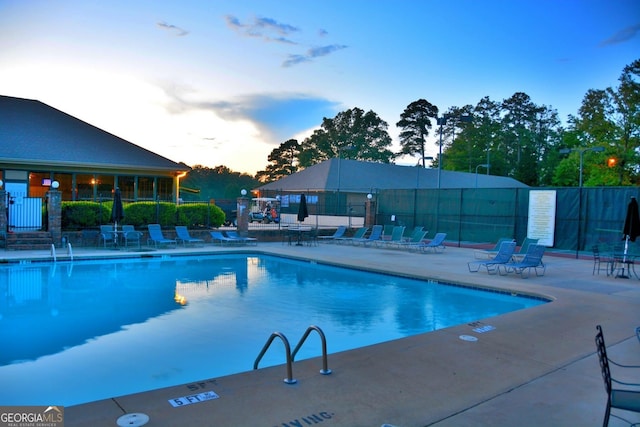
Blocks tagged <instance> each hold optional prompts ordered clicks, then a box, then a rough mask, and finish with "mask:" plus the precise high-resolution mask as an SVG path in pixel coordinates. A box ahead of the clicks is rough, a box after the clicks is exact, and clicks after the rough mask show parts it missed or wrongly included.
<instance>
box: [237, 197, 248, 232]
mask: <svg viewBox="0 0 640 427" xmlns="http://www.w3.org/2000/svg"><path fill="white" fill-rule="evenodd" d="M237 209H238V210H237V213H236V215H237V220H238V234H239V235H240V236H247V235H248V234H249V198H248V197H246V196H242V197H238V199H237Z"/></svg>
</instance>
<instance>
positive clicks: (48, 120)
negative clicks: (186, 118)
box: [0, 96, 191, 200]
mask: <svg viewBox="0 0 640 427" xmlns="http://www.w3.org/2000/svg"><path fill="white" fill-rule="evenodd" d="M0 117H1V119H0V172H1V173H2V177H1V178H2V180H3V181H4V185H5V188H6V190H7V191H8V192H13V193H14V194H17V193H25V195H28V196H30V197H41V196H44V194H45V193H46V192H47V191H48V188H49V186H50V185H51V183H52V182H54V181H57V182H58V183H59V185H60V187H59V190H60V191H62V196H63V200H96V199H98V198H101V199H104V198H110V197H111V192H112V190H113V189H114V188H116V187H118V188H120V190H121V192H122V196H123V198H124V199H127V200H158V199H160V200H176V197H177V196H176V195H177V194H178V189H179V180H180V177H182V176H184V175H185V174H186V173H187V172H188V171H189V170H190V169H191V168H190V167H188V166H186V165H184V164H180V163H176V162H174V161H172V160H169V159H167V158H165V157H163V156H160V155H158V154H156V153H153V152H151V151H149V150H146V149H144V148H142V147H139V146H137V145H135V144H133V143H131V142H129V141H126V140H124V139H122V138H120V137H117V136H115V135H113V134H111V133H109V132H107V131H104V130H102V129H99V128H97V127H95V126H93V125H91V124H89V123H86V122H84V121H82V120H80V119H78V118H75V117H73V116H71V115H69V114H66V113H64V112H62V111H60V110H57V109H56V108H53V107H51V106H49V105H47V104H44V103H42V102H40V101H37V100H31V99H23V98H14V97H10V96H0Z"/></svg>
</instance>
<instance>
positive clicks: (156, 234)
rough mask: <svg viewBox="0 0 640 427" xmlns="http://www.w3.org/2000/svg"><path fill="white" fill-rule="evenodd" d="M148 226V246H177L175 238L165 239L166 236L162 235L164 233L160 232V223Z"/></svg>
mask: <svg viewBox="0 0 640 427" xmlns="http://www.w3.org/2000/svg"><path fill="white" fill-rule="evenodd" d="M148 228H149V239H147V244H148V245H149V246H151V244H153V246H155V247H156V248H157V247H158V245H174V246H178V242H177V241H176V240H174V239H167V238H166V237H164V235H163V234H162V229H161V228H160V224H149V225H148Z"/></svg>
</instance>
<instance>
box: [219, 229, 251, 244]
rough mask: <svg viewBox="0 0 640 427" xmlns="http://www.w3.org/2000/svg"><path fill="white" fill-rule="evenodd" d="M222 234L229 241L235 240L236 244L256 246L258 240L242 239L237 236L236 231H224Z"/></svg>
mask: <svg viewBox="0 0 640 427" xmlns="http://www.w3.org/2000/svg"><path fill="white" fill-rule="evenodd" d="M224 234H226V235H227V237H229V238H231V239H236V240H237V241H238V243H245V244H247V245H257V244H258V239H256V238H255V237H244V236H241V235H239V234H238V232H236V231H225V232H224Z"/></svg>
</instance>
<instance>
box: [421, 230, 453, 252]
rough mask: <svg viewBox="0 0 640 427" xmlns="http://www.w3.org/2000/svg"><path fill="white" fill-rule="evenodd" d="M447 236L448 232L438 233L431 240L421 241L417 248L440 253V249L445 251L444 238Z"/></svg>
mask: <svg viewBox="0 0 640 427" xmlns="http://www.w3.org/2000/svg"><path fill="white" fill-rule="evenodd" d="M446 238H447V233H436V235H435V236H433V239H431V241H430V242H427V243H424V242H423V243H420V244H419V245H417V246H416V248H417V249H420V250H421V251H422V252H428V251H433V253H438V251H440V252H443V251H444V250H445V248H446V246H445V245H444V240H445V239H446Z"/></svg>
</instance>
